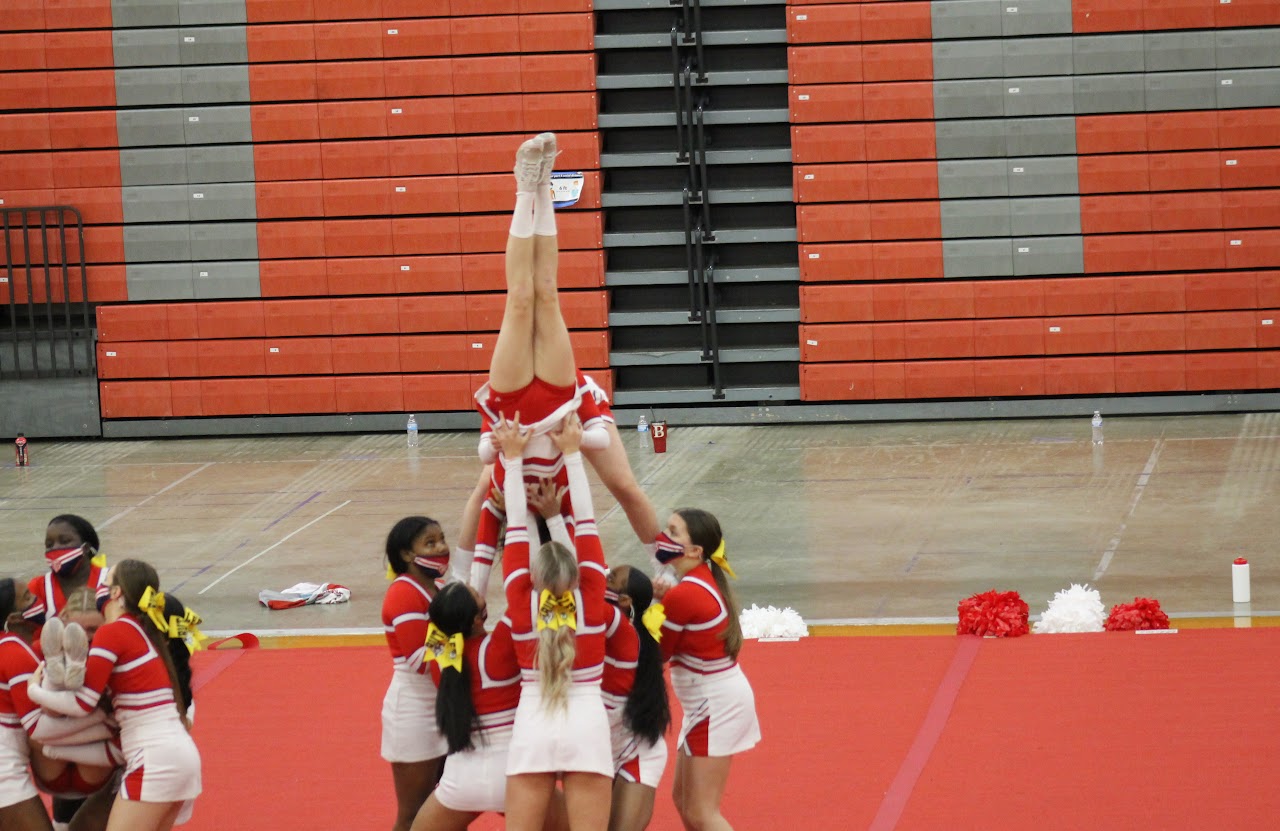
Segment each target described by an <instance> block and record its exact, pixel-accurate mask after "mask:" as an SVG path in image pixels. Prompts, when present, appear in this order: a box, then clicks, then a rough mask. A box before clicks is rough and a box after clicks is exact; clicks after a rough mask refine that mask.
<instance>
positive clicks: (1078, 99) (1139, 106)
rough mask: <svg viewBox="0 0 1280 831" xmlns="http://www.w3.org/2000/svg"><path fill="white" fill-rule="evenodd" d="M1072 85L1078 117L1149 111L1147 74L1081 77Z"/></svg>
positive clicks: (1075, 79)
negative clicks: (1090, 114)
mask: <svg viewBox="0 0 1280 831" xmlns="http://www.w3.org/2000/svg"><path fill="white" fill-rule="evenodd" d="M1072 83H1073V86H1074V88H1075V89H1074V92H1075V107H1076V114H1077V115H1084V114H1087V113H1135V112H1137V113H1140V112H1144V111H1145V110H1146V105H1147V90H1146V80H1145V76H1143V75H1138V74H1126V75H1084V76H1080V75H1077V76H1076V77H1075V78H1073V79H1072Z"/></svg>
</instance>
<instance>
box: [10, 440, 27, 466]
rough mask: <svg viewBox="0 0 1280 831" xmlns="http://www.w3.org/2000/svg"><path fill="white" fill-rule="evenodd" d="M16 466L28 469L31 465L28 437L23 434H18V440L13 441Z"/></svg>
mask: <svg viewBox="0 0 1280 831" xmlns="http://www.w3.org/2000/svg"><path fill="white" fill-rule="evenodd" d="M13 455H14V462H13V463H14V465H15V466H17V467H27V466H28V465H29V464H31V462H30V461H28V458H29V457H28V456H27V437H26V436H25V435H23V434H22V433H19V434H18V438H16V439H14V441H13Z"/></svg>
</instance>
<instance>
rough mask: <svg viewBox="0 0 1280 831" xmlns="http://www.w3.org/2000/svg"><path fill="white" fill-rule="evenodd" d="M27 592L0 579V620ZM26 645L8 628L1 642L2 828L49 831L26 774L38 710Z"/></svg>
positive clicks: (34, 664)
mask: <svg viewBox="0 0 1280 831" xmlns="http://www.w3.org/2000/svg"><path fill="white" fill-rule="evenodd" d="M24 591H25V589H24V588H23V587H22V586H21V585H20V584H18V583H17V582H16V581H15V580H14V579H13V578H11V577H6V578H4V579H0V620H4V621H6V624H7V621H8V619H9V615H11V614H13V613H14V612H15V611H16V610H17V609H18V608H19V606H20V603H21V601H22V599H23V598H21V597H20V596H19V592H24ZM38 663H39V662H38V661H37V659H36V654H35V653H34V652H33V651H31V647H29V646H28V645H27V644H26V642H25V641H23V640H22V639H20V638H18V637H17V636H16V635H12V634H10V633H9V631H8V626H7V625H6V626H5V632H4V635H3V637H0V828H4V829H6V831H8V830H9V829H13V831H51V829H52V828H53V825H52V824H50V822H49V814H48V813H47V812H46V811H45V809H44V803H43V802H42V801H41V800H40V795H39V794H38V793H37V792H36V787H35V785H34V784H33V783H32V781H31V774H30V773H29V772H28V770H27V765H28V762H29V759H30V755H31V750H30V746H29V744H28V740H27V736H28V731H29V730H30V729H32V728H33V727H34V726H35V722H36V720H37V719H38V718H39V716H40V709H39V708H38V707H37V706H36V705H35V704H34V703H33V702H32V701H31V699H30V698H29V697H28V695H27V686H28V683H29V682H30V681H31V676H32V673H34V672H35V670H36V667H37V665H38Z"/></svg>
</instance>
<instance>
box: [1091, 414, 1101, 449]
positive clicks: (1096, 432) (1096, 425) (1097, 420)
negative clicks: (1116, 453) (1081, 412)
mask: <svg viewBox="0 0 1280 831" xmlns="http://www.w3.org/2000/svg"><path fill="white" fill-rule="evenodd" d="M1090 424H1092V425H1093V443H1094V444H1102V413H1101V412H1100V411H1099V410H1094V411H1093V420H1092V421H1091V422H1090Z"/></svg>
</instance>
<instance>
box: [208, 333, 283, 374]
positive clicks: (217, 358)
mask: <svg viewBox="0 0 1280 831" xmlns="http://www.w3.org/2000/svg"><path fill="white" fill-rule="evenodd" d="M196 362H197V365H198V367H199V370H200V373H199V374H200V377H202V378H218V377H224V376H225V377H242V376H243V377H249V376H259V375H265V374H266V373H267V362H266V350H265V349H264V348H263V346H262V341H261V340H257V339H248V340H201V341H197V342H196Z"/></svg>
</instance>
